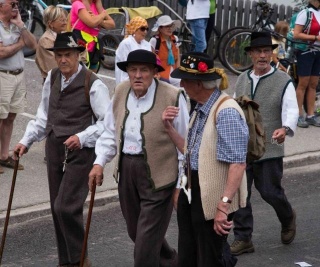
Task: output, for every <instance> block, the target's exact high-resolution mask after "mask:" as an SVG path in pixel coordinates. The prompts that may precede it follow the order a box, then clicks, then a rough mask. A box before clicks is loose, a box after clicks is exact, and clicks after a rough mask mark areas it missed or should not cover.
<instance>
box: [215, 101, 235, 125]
mask: <svg viewBox="0 0 320 267" xmlns="http://www.w3.org/2000/svg"><path fill="white" fill-rule="evenodd" d="M228 99H232V97H231V96H225V97H224V98H222V99H221V100H220V102H219V103H218V105H217V107H216V109H215V111H214V115H213V119H214V125H216V123H217V118H216V116H217V111H218V109H219V107H220V106H221V104H222V103H223V102H224V101H226V100H228Z"/></svg>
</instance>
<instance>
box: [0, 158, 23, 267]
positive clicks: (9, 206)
mask: <svg viewBox="0 0 320 267" xmlns="http://www.w3.org/2000/svg"><path fill="white" fill-rule="evenodd" d="M16 157H17V159H16V160H15V163H14V170H13V177H12V184H11V191H10V196H9V202H8V208H7V215H6V220H5V223H4V229H3V233H2V240H1V247H0V266H1V261H2V254H3V249H4V243H5V241H6V235H7V229H8V224H9V219H10V211H11V205H12V199H13V193H14V187H15V184H16V178H17V172H18V167H19V154H18V153H16Z"/></svg>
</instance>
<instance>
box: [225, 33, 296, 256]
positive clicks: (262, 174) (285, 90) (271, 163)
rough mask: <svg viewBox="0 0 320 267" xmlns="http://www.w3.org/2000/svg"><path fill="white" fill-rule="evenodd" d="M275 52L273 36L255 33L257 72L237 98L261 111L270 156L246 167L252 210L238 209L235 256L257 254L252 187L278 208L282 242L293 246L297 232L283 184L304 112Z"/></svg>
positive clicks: (240, 85)
mask: <svg viewBox="0 0 320 267" xmlns="http://www.w3.org/2000/svg"><path fill="white" fill-rule="evenodd" d="M276 47H277V44H272V41H271V35H270V33H269V32H253V33H252V34H251V43H250V45H249V46H247V47H246V48H245V51H246V52H247V53H248V54H249V56H250V58H251V60H252V63H253V69H251V70H248V71H246V72H244V73H242V74H241V75H240V76H239V77H238V80H237V83H236V85H235V94H236V96H242V95H247V96H249V97H250V98H251V99H253V100H254V101H256V102H257V103H258V104H259V106H260V107H259V110H260V113H261V116H262V120H263V124H264V127H265V131H266V152H265V154H264V156H263V157H262V158H260V159H259V160H257V161H254V162H253V163H250V164H248V166H247V170H246V172H247V179H248V199H247V205H246V207H245V208H243V209H239V210H238V211H237V212H236V214H235V216H234V218H233V220H234V226H235V227H234V234H235V241H234V242H233V244H232V245H231V252H232V253H233V254H234V255H240V254H242V253H245V252H253V251H254V246H253V243H252V241H251V237H252V231H253V215H252V209H251V203H250V196H251V187H252V183H253V182H254V185H255V187H256V188H257V190H258V191H259V193H260V194H261V197H262V198H263V199H264V200H265V201H266V202H267V203H268V204H270V205H271V206H272V207H273V208H274V210H275V212H276V214H277V216H278V219H279V221H280V223H281V241H282V243H283V244H290V243H291V242H292V241H293V239H294V237H295V233H296V214H295V212H294V210H293V209H292V207H291V205H290V203H289V202H288V200H287V197H286V195H285V193H284V189H283V188H282V186H281V179H282V175H283V157H284V147H283V142H284V140H285V138H286V136H287V135H288V136H293V135H294V130H295V128H296V125H297V120H298V115H299V109H298V104H297V99H296V94H295V88H294V85H293V84H292V82H291V78H290V77H289V75H287V73H285V72H283V71H279V70H277V69H275V68H273V67H272V66H271V65H270V62H271V57H272V50H273V49H274V48H276Z"/></svg>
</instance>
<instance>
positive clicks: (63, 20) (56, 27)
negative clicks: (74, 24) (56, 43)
mask: <svg viewBox="0 0 320 267" xmlns="http://www.w3.org/2000/svg"><path fill="white" fill-rule="evenodd" d="M48 24H49V27H50V29H51V30H53V31H54V32H56V33H61V32H64V31H65V30H66V27H67V17H66V16H65V15H62V16H61V17H59V18H57V19H56V20H54V21H50V22H49V23H48Z"/></svg>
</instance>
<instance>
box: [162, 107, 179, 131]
mask: <svg viewBox="0 0 320 267" xmlns="http://www.w3.org/2000/svg"><path fill="white" fill-rule="evenodd" d="M178 114H179V108H178V107H174V106H168V107H167V108H166V109H165V110H164V111H163V112H162V121H163V125H164V128H165V129H166V131H169V130H171V128H172V127H173V126H172V123H173V120H174V118H175V117H177V116H178Z"/></svg>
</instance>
